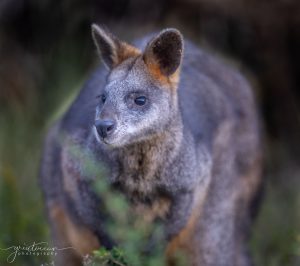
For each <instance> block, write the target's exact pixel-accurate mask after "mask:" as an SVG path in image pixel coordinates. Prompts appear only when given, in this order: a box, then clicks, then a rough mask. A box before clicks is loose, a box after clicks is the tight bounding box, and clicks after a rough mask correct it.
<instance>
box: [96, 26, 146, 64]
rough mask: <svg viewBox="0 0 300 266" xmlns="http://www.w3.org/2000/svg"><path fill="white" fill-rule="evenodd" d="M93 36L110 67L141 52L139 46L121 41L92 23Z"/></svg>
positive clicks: (103, 58) (101, 54)
mask: <svg viewBox="0 0 300 266" xmlns="http://www.w3.org/2000/svg"><path fill="white" fill-rule="evenodd" d="M92 36H93V40H94V43H95V45H96V47H97V51H98V53H99V55H100V57H101V58H102V60H103V62H104V65H105V66H106V67H107V68H108V69H112V68H114V67H116V66H117V65H119V64H120V63H122V62H123V61H124V60H126V59H127V58H129V57H133V56H137V55H139V54H140V51H139V50H138V49H137V48H135V47H133V46H131V45H129V44H127V43H125V42H121V41H120V40H119V39H118V38H117V37H115V36H114V35H113V34H112V33H110V32H108V31H107V30H104V29H103V28H101V27H99V26H98V25H96V24H92Z"/></svg>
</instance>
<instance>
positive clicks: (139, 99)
mask: <svg viewBox="0 0 300 266" xmlns="http://www.w3.org/2000/svg"><path fill="white" fill-rule="evenodd" d="M146 101H147V99H146V97H145V96H139V97H137V98H135V99H134V102H135V104H136V105H139V106H142V105H144V104H145V103H146Z"/></svg>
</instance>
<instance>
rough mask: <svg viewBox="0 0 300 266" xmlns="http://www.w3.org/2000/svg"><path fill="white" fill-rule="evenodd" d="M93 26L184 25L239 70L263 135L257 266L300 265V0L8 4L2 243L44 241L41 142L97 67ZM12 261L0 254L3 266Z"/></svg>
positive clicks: (0, 106) (3, 48) (3, 37)
mask: <svg viewBox="0 0 300 266" xmlns="http://www.w3.org/2000/svg"><path fill="white" fill-rule="evenodd" d="M92 22H97V23H99V24H105V25H106V26H107V27H108V28H110V29H111V31H112V32H114V33H115V34H116V35H118V36H120V37H121V38H123V39H125V40H127V41H130V40H132V39H133V38H136V37H139V36H142V35H143V34H146V33H149V32H151V31H153V30H159V29H162V28H163V27H176V28H178V29H179V30H181V31H182V33H183V34H184V36H185V37H187V38H190V39H191V40H193V41H194V42H195V43H197V44H199V45H200V46H202V47H203V48H204V49H207V50H209V51H211V52H212V53H215V54H216V55H217V56H220V57H223V58H224V59H225V60H228V61H230V62H232V63H233V64H234V65H235V66H236V67H237V68H239V69H241V70H242V72H243V73H244V74H245V75H246V76H247V78H248V79H249V80H250V82H251V83H252V84H253V88H254V91H255V94H256V96H257V101H258V106H259V111H260V113H261V117H262V122H263V126H264V135H265V137H264V140H265V141H264V143H265V147H264V149H265V170H264V176H265V195H264V199H263V203H262V206H261V211H260V214H259V216H258V219H257V221H256V224H255V227H254V228H253V237H252V240H251V243H250V245H251V249H252V251H253V253H254V255H255V260H256V263H257V265H263V266H265V265H270V266H277V265H280V266H282V265H300V195H299V188H300V165H299V163H300V90H299V87H300V1H298V0H174V1H172V0H110V1H105V0H73V1H71V0H65V1H54V0H1V1H0V248H5V247H8V246H11V245H17V244H20V243H23V242H33V241H36V242H38V241H46V240H47V239H48V234H49V233H48V228H47V224H46V218H45V215H44V214H43V204H42V199H41V194H40V191H39V189H38V185H37V172H38V164H39V157H40V152H41V145H42V138H43V136H44V134H45V132H46V129H47V127H48V126H49V125H50V124H51V122H53V121H54V120H55V119H56V118H57V117H59V116H60V115H61V114H62V112H63V111H64V110H65V109H66V108H67V107H68V105H69V104H70V102H71V101H72V99H74V97H75V96H76V93H77V92H78V91H79V89H80V87H81V86H82V84H83V82H84V80H85V79H86V78H87V77H88V74H89V73H90V72H91V70H92V69H93V67H95V66H96V64H98V63H99V62H98V60H97V57H96V53H95V49H94V47H93V43H92V40H91V36H90V24H91V23H92ZM5 259H6V257H5V256H4V255H3V254H1V251H0V265H2V264H4V265H5ZM15 263H16V264H15V265H39V263H40V260H39V259H38V258H34V257H24V258H20V259H19V261H17V262H15ZM10 265H11V264H10Z"/></svg>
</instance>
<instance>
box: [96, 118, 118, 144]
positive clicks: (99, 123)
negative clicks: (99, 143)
mask: <svg viewBox="0 0 300 266" xmlns="http://www.w3.org/2000/svg"><path fill="white" fill-rule="evenodd" d="M95 127H96V129H97V132H98V134H99V136H100V137H101V138H102V139H104V138H106V137H107V136H108V135H111V133H112V132H113V131H114V129H115V122H114V121H113V120H101V119H99V120H96V121H95Z"/></svg>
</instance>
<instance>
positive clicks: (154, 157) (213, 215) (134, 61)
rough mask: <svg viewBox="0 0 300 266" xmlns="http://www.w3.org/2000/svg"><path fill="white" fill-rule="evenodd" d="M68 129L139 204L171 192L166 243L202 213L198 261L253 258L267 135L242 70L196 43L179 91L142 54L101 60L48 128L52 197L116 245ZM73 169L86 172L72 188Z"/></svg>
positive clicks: (194, 261) (188, 47) (46, 167)
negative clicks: (142, 101)
mask: <svg viewBox="0 0 300 266" xmlns="http://www.w3.org/2000/svg"><path fill="white" fill-rule="evenodd" d="M180 36H181V35H180ZM145 39H147V40H149V38H145ZM145 39H142V40H139V41H138V42H137V46H138V44H139V43H145ZM139 48H141V49H143V48H144V47H139ZM172 72H174V71H172ZM163 74H166V73H163ZM168 74H170V72H168ZM102 94H105V95H106V98H107V100H106V102H105V103H104V104H102V103H100V100H99V99H97V97H96V96H97V95H102ZM134 95H146V96H147V98H148V103H147V105H146V106H144V107H142V108H140V107H137V106H134V104H133V100H132V99H133V98H134ZM104 118H112V119H114V120H115V121H116V123H117V125H116V129H115V131H114V132H113V134H112V135H111V136H110V137H109V138H107V139H106V140H105V141H104V142H103V141H102V140H101V139H100V138H99V137H98V136H97V132H96V131H95V128H94V121H95V119H104ZM60 134H65V135H66V136H67V138H68V139H69V140H70V141H71V143H74V142H75V143H77V144H79V145H80V146H81V147H82V148H83V149H85V150H86V151H87V152H89V153H91V154H93V156H94V157H95V158H96V160H98V161H99V163H101V164H104V165H105V166H106V167H107V168H108V169H109V175H108V176H107V178H108V179H109V181H110V182H111V183H112V184H114V185H117V186H118V187H119V188H120V189H121V191H122V193H124V194H125V195H126V196H127V197H128V198H130V199H131V202H132V205H133V206H134V205H135V204H150V205H151V204H154V202H156V201H157V200H158V199H160V198H161V197H164V198H165V197H167V198H168V200H169V201H170V209H169V211H168V213H167V215H166V217H165V218H164V223H165V233H166V238H167V239H168V241H172V239H173V238H175V237H176V236H177V235H178V234H179V232H181V230H182V229H183V228H185V227H186V226H187V222H188V220H189V219H190V217H191V216H192V214H193V213H195V212H197V213H198V214H199V217H198V218H197V223H196V228H195V233H194V234H193V236H192V237H191V238H190V239H189V242H190V245H191V246H192V247H193V249H194V250H193V252H194V253H193V254H194V255H192V256H191V257H190V263H191V265H201V266H208V265H213V266H216V265H218V266H222V265H224V266H244V265H250V264H251V260H250V259H249V257H248V252H247V248H246V241H247V234H248V229H249V225H250V217H249V208H250V205H251V202H252V200H253V198H254V197H255V194H256V191H257V188H258V187H259V184H260V177H259V176H260V163H259V162H260V156H261V150H260V134H259V123H258V118H257V114H256V106H255V103H254V99H253V95H252V91H251V88H250V86H249V84H248V82H247V81H246V80H245V79H244V78H243V77H242V76H241V74H239V73H238V71H237V70H233V69H232V68H230V67H229V66H228V65H225V64H223V63H222V62H220V61H219V60H217V59H215V58H213V57H212V56H211V55H209V54H208V53H206V52H204V51H202V50H200V49H199V48H198V47H196V46H194V45H193V44H191V43H190V42H189V41H185V51H184V54H183V60H182V64H181V74H180V82H179V85H178V88H177V89H176V88H169V87H168V86H167V85H161V83H159V82H158V81H157V80H155V79H154V78H153V77H152V76H151V75H150V74H149V72H148V70H147V66H146V64H145V62H144V60H143V55H141V56H137V57H134V58H129V59H126V60H125V61H124V62H122V63H121V64H119V65H118V66H117V67H116V68H114V69H112V70H111V71H110V72H108V71H107V70H105V69H103V68H102V67H99V68H98V69H97V70H96V71H95V73H93V74H92V76H91V78H90V79H89V80H88V81H87V83H86V84H85V86H84V88H83V89H82V91H81V92H80V94H79V96H78V97H77V99H76V100H75V102H74V103H73V104H72V106H71V107H70V109H69V111H68V112H67V113H66V114H65V115H64V116H63V117H62V119H61V120H60V121H59V122H58V123H57V125H56V126H55V127H53V129H51V130H50V133H49V134H48V137H47V140H46V144H45V152H44V157H43V160H42V166H41V185H42V189H43V192H44V195H45V199H46V202H47V205H48V206H49V205H51V204H52V203H53V202H55V203H56V204H59V205H61V206H64V208H65V209H67V210H68V213H70V216H71V217H72V219H74V221H76V223H79V224H83V225H85V226H86V227H88V228H89V229H91V230H92V231H93V232H95V234H96V235H97V236H98V237H99V239H100V242H102V243H107V245H108V246H111V244H112V243H111V242H110V240H109V237H107V236H106V233H105V232H104V231H103V228H102V226H101V224H102V219H103V217H101V213H100V212H99V210H98V209H97V207H96V206H97V204H98V201H99V200H100V199H98V198H97V196H96V195H94V194H93V193H92V192H91V191H90V188H89V182H88V181H87V180H86V178H85V177H84V176H82V175H81V172H80V167H81V166H80V161H74V160H72V159H71V158H70V157H69V156H68V152H67V150H68V147H69V142H65V143H61V142H60V141H59V136H60ZM67 165H70V167H67ZM69 168H71V169H72V171H73V172H75V173H77V174H78V176H79V181H76V182H75V181H74V179H73V180H72V175H71V177H70V176H69V179H71V180H69V181H68V184H69V183H72V182H74V184H73V185H74V188H73V190H72V193H73V194H72V193H71V196H70V193H66V191H65V190H64V189H63V187H64V185H63V184H62V182H63V181H62V180H64V179H65V178H66V176H67V175H69V174H70V173H69V172H68V171H69V170H68V169H69ZM72 171H71V172H72ZM252 172H254V173H255V174H253V175H252V174H251V173H252ZM66 194H67V195H68V196H65V195H66ZM72 195H73V196H72ZM52 223H53V222H52Z"/></svg>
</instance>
